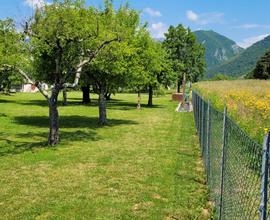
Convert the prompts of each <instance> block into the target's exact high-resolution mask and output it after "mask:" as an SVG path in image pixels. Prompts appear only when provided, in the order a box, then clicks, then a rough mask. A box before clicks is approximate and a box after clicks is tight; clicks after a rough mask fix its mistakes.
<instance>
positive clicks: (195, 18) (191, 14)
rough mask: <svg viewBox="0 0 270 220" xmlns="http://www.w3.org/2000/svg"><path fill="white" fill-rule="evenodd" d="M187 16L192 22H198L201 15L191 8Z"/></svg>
mask: <svg viewBox="0 0 270 220" xmlns="http://www.w3.org/2000/svg"><path fill="white" fill-rule="evenodd" d="M186 16H187V19H188V20H190V21H192V22H196V21H198V19H199V16H198V15H197V14H196V13H195V12H193V11H191V10H189V11H187V12H186Z"/></svg>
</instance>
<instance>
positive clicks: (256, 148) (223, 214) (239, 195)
mask: <svg viewBox="0 0 270 220" xmlns="http://www.w3.org/2000/svg"><path fill="white" fill-rule="evenodd" d="M192 103H193V109H194V118H195V125H196V129H197V133H198V136H199V141H200V147H201V154H202V158H203V161H204V167H205V171H206V178H207V184H208V188H209V193H210V199H211V200H212V201H213V202H214V204H215V211H214V216H215V218H216V219H219V220H221V219H245V220H246V219H252V220H253V219H261V220H266V219H268V216H269V213H268V210H267V206H268V205H269V204H268V187H269V156H270V155H269V150H270V149H269V148H270V146H269V142H270V134H269V133H268V134H267V136H266V137H265V141H264V144H263V149H262V146H261V145H259V144H258V143H257V142H256V141H255V140H253V139H252V138H250V137H249V136H248V135H247V134H246V133H245V132H244V131H243V130H242V129H241V128H240V127H239V126H238V125H237V124H236V123H235V122H234V121H233V120H231V119H230V118H229V117H228V115H227V108H226V107H225V108H224V112H220V111H218V110H217V109H215V108H214V107H213V106H212V105H211V102H210V101H209V100H208V101H207V102H206V101H205V100H204V99H203V98H202V97H201V96H200V95H199V94H198V93H197V92H196V91H193V93H192Z"/></svg>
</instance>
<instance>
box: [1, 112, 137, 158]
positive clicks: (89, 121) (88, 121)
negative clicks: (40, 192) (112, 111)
mask: <svg viewBox="0 0 270 220" xmlns="http://www.w3.org/2000/svg"><path fill="white" fill-rule="evenodd" d="M14 122H15V123H17V124H21V125H28V126H35V127H40V128H48V126H49V119H48V117H45V116H20V117H15V118H14ZM97 122H98V118H95V117H85V116H76V115H72V116H60V139H61V142H60V145H57V147H58V146H59V147H61V145H68V144H70V143H71V142H74V141H98V140H100V139H102V137H100V136H98V135H97V132H96V129H99V128H102V127H103V126H99V125H98V124H97ZM108 122H109V124H108V125H107V126H105V127H113V126H118V125H121V124H136V122H135V121H132V120H120V119H111V120H109V121H108ZM62 128H63V129H64V128H66V129H68V128H73V129H74V128H75V129H76V128H78V129H79V130H77V131H62ZM80 128H81V129H83V128H88V129H84V130H81V129H80ZM48 132H49V129H48V131H46V132H26V133H20V134H17V135H16V136H15V137H16V138H12V139H11V138H9V137H8V136H7V134H4V133H0V157H1V156H5V155H15V154H20V153H23V152H25V151H32V152H33V153H34V152H35V151H37V150H38V149H40V148H47V147H48V148H50V147H49V146H48V145H47V138H48ZM20 139H21V140H22V141H21V140H20ZM28 139H29V140H28ZM40 139H42V140H44V141H35V140H40ZM26 140H27V141H26ZM32 140H33V141H32ZM57 147H54V148H51V149H57Z"/></svg>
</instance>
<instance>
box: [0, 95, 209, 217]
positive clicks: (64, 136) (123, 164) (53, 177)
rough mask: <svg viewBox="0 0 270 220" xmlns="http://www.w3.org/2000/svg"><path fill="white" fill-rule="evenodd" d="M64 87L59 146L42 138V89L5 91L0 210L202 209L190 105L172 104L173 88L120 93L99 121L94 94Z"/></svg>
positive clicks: (130, 213)
mask: <svg viewBox="0 0 270 220" xmlns="http://www.w3.org/2000/svg"><path fill="white" fill-rule="evenodd" d="M68 95H69V105H68V106H66V107H62V106H61V107H60V108H59V112H60V118H61V119H60V124H61V125H60V126H61V129H60V131H61V144H59V145H58V146H56V147H47V146H46V141H47V133H48V118H47V115H48V107H47V105H46V102H45V100H44V99H43V98H42V97H41V95H40V94H16V95H12V96H5V95H0V219H198V218H201V213H202V210H203V208H204V207H205V205H206V202H207V190H206V186H205V184H204V182H205V177H204V171H203V167H202V162H201V158H200V150H199V147H198V139H197V136H196V134H195V128H194V121H193V114H192V113H176V112H175V111H174V110H175V108H176V105H177V103H173V102H171V101H170V96H165V97H160V98H155V99H154V104H155V107H153V108H147V107H145V106H143V108H142V110H137V109H136V95H135V94H120V95H117V96H115V97H113V98H114V99H113V100H112V101H111V102H110V103H108V118H109V123H110V124H109V126H106V127H99V126H97V116H98V108H97V106H96V100H94V103H93V104H91V105H88V106H83V105H80V104H79V102H80V97H81V93H76V92H74V93H69V94H68ZM146 100H147V96H143V103H146Z"/></svg>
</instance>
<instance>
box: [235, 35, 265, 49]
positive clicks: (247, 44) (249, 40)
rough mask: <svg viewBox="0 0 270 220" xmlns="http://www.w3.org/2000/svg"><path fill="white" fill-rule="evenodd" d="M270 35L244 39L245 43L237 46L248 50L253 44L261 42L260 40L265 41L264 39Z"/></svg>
mask: <svg viewBox="0 0 270 220" xmlns="http://www.w3.org/2000/svg"><path fill="white" fill-rule="evenodd" d="M268 35H269V34H262V35H259V36H255V37H249V38H246V39H244V40H243V41H241V42H238V43H237V44H238V45H239V46H240V47H243V48H248V47H250V46H251V45H252V44H254V43H256V42H258V41H260V40H263V39H264V38H266V37H267V36H268Z"/></svg>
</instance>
